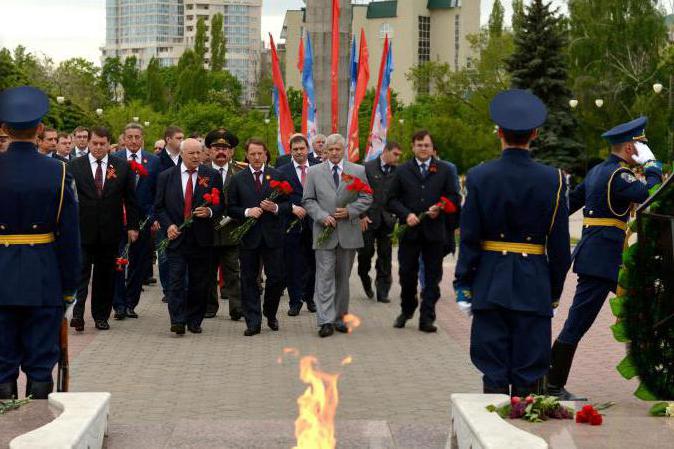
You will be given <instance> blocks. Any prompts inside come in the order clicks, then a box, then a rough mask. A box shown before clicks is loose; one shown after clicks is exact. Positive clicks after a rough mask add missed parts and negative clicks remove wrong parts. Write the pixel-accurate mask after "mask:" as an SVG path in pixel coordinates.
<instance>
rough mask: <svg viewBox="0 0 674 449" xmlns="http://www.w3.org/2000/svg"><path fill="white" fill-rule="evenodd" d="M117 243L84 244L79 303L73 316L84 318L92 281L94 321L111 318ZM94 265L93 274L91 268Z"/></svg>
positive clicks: (78, 295) (78, 294)
mask: <svg viewBox="0 0 674 449" xmlns="http://www.w3.org/2000/svg"><path fill="white" fill-rule="evenodd" d="M118 249H119V248H118V246H117V245H82V276H81V278H80V286H79V288H78V290H77V304H75V308H74V309H73V316H74V317H77V318H84V305H85V302H86V300H87V294H88V291H89V279H90V278H92V277H93V279H92V282H91V315H92V316H93V317H94V321H104V320H107V319H108V318H110V311H111V310H112V296H113V292H114V287H115V260H116V259H117V251H118ZM92 266H93V276H92V274H91V268H92Z"/></svg>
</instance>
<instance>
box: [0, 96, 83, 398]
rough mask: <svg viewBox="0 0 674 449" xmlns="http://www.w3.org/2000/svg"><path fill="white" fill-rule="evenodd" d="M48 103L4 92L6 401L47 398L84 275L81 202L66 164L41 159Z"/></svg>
mask: <svg viewBox="0 0 674 449" xmlns="http://www.w3.org/2000/svg"><path fill="white" fill-rule="evenodd" d="M48 110H49V100H48V98H47V96H46V95H45V94H44V93H43V92H41V91H40V90H38V89H36V88H34V87H28V86H24V87H16V88H12V89H7V90H5V91H4V92H2V93H0V122H3V125H2V128H3V131H4V132H6V133H7V134H8V135H9V136H10V137H11V139H12V143H11V144H10V146H9V149H8V150H7V152H6V153H3V154H0V273H2V276H3V281H2V282H1V283H0V399H9V398H12V397H17V396H18V391H17V378H18V376H19V369H21V370H23V372H25V373H26V377H27V379H28V382H27V386H26V396H28V395H30V396H32V398H33V399H46V398H47V396H48V395H49V393H50V392H51V391H52V389H53V386H54V382H53V379H52V371H53V369H54V365H56V363H57V361H58V359H59V330H60V328H61V322H62V321H63V316H64V307H70V306H71V303H72V302H73V301H74V292H75V290H76V289H77V282H78V278H79V273H80V240H79V235H80V234H79V225H78V221H77V202H76V199H75V194H74V191H73V188H72V181H71V179H70V177H69V175H68V174H67V173H66V168H65V164H63V162H60V161H58V160H56V159H52V158H47V157H44V156H43V155H41V154H40V153H38V150H37V146H36V138H37V135H38V134H39V133H41V132H42V130H43V129H44V125H42V123H41V122H40V120H41V119H42V117H43V116H44V115H45V114H46V113H47V111H48Z"/></svg>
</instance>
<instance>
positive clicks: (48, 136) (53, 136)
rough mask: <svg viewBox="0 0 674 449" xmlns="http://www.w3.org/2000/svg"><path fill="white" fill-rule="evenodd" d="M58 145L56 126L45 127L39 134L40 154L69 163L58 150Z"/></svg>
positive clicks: (38, 147) (38, 146)
mask: <svg viewBox="0 0 674 449" xmlns="http://www.w3.org/2000/svg"><path fill="white" fill-rule="evenodd" d="M57 145H58V131H56V130H55V129H54V128H44V130H43V131H42V132H41V133H40V134H38V136H37V150H38V151H39V152H40V154H43V155H45V156H47V157H51V158H54V159H57V160H59V161H61V162H63V163H68V161H67V160H66V159H64V158H63V157H61V156H60V155H59V154H58V153H57V152H56V146H57Z"/></svg>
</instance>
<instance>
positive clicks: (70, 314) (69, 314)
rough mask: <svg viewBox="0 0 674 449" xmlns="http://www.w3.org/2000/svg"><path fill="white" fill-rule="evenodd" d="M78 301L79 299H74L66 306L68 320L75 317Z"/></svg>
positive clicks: (65, 316)
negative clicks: (74, 311)
mask: <svg viewBox="0 0 674 449" xmlns="http://www.w3.org/2000/svg"><path fill="white" fill-rule="evenodd" d="M76 302H77V301H73V302H72V303H71V304H70V305H68V306H66V312H65V315H64V318H65V319H66V320H68V321H70V320H71V319H72V318H73V309H74V308H75V303H76Z"/></svg>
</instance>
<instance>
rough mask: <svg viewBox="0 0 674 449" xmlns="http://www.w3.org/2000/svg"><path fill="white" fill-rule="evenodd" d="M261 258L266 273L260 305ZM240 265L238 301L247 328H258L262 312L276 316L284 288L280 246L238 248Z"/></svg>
mask: <svg viewBox="0 0 674 449" xmlns="http://www.w3.org/2000/svg"><path fill="white" fill-rule="evenodd" d="M260 260H261V261H262V264H263V265H264V274H265V276H266V280H265V284H264V305H263V306H262V307H260V290H259V288H258V283H257V281H258V276H259V274H260ZM239 262H240V264H241V302H242V304H243V313H244V316H245V317H246V326H248V328H250V329H255V328H258V327H261V325H262V315H264V316H265V317H267V318H268V319H269V318H276V312H277V311H278V305H279V301H280V299H281V291H282V289H283V249H282V248H267V247H266V246H265V245H261V246H260V247H258V248H256V249H253V250H251V249H243V248H240V249H239Z"/></svg>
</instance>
